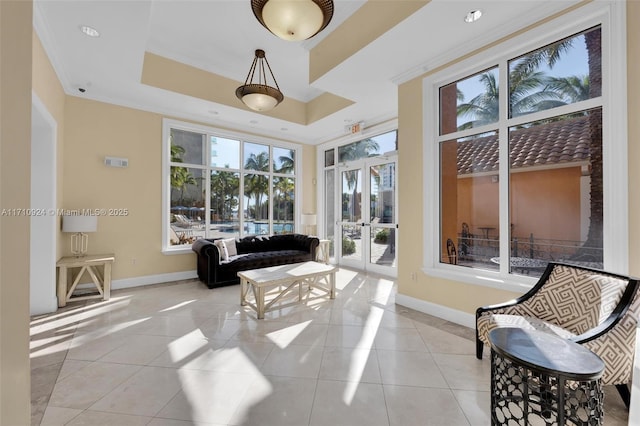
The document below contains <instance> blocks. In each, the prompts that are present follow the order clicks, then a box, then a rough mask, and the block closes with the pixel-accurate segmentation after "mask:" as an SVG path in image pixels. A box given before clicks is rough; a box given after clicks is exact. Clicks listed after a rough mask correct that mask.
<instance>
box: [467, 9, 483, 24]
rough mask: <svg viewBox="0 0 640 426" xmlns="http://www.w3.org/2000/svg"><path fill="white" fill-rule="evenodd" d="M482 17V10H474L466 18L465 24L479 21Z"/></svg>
mask: <svg viewBox="0 0 640 426" xmlns="http://www.w3.org/2000/svg"><path fill="white" fill-rule="evenodd" d="M481 16H482V11H481V10H472V11H471V12H469V13H467V15H466V16H465V17H464V22H466V23H467V24H470V23H472V22H476V21H477V20H478V19H480V17H481Z"/></svg>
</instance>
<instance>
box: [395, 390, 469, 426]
mask: <svg viewBox="0 0 640 426" xmlns="http://www.w3.org/2000/svg"><path fill="white" fill-rule="evenodd" d="M384 396H385V400H386V402H387V410H388V412H389V423H390V424H391V425H392V426H406V425H416V426H417V425H425V426H443V425H456V426H464V425H469V422H468V421H467V418H466V417H465V415H464V413H463V411H462V409H461V408H460V405H459V404H458V401H457V400H456V398H455V397H454V396H453V394H452V393H451V390H449V389H435V388H416V387H409V386H390V385H385V386H384Z"/></svg>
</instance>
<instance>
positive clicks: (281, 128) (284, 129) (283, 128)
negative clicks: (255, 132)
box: [280, 127, 289, 132]
mask: <svg viewBox="0 0 640 426" xmlns="http://www.w3.org/2000/svg"><path fill="white" fill-rule="evenodd" d="M280 130H282V131H283V132H286V131H287V130H289V129H287V128H286V127H280Z"/></svg>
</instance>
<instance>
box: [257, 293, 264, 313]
mask: <svg viewBox="0 0 640 426" xmlns="http://www.w3.org/2000/svg"><path fill="white" fill-rule="evenodd" d="M256 305H257V307H258V319H264V287H258V300H256Z"/></svg>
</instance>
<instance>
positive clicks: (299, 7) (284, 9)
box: [251, 0, 333, 41]
mask: <svg viewBox="0 0 640 426" xmlns="http://www.w3.org/2000/svg"><path fill="white" fill-rule="evenodd" d="M251 9H253V14H254V15H256V18H257V19H258V21H260V23H261V24H262V25H264V27H265V28H266V29H268V30H269V31H271V32H272V33H273V34H275V35H276V36H278V37H280V38H281V39H284V40H289V41H300V40H306V39H308V38H311V37H313V36H314V35H316V34H318V33H319V32H320V31H322V30H323V29H324V28H325V27H326V26H327V25H329V21H331V18H332V17H333V1H332V0H251Z"/></svg>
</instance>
